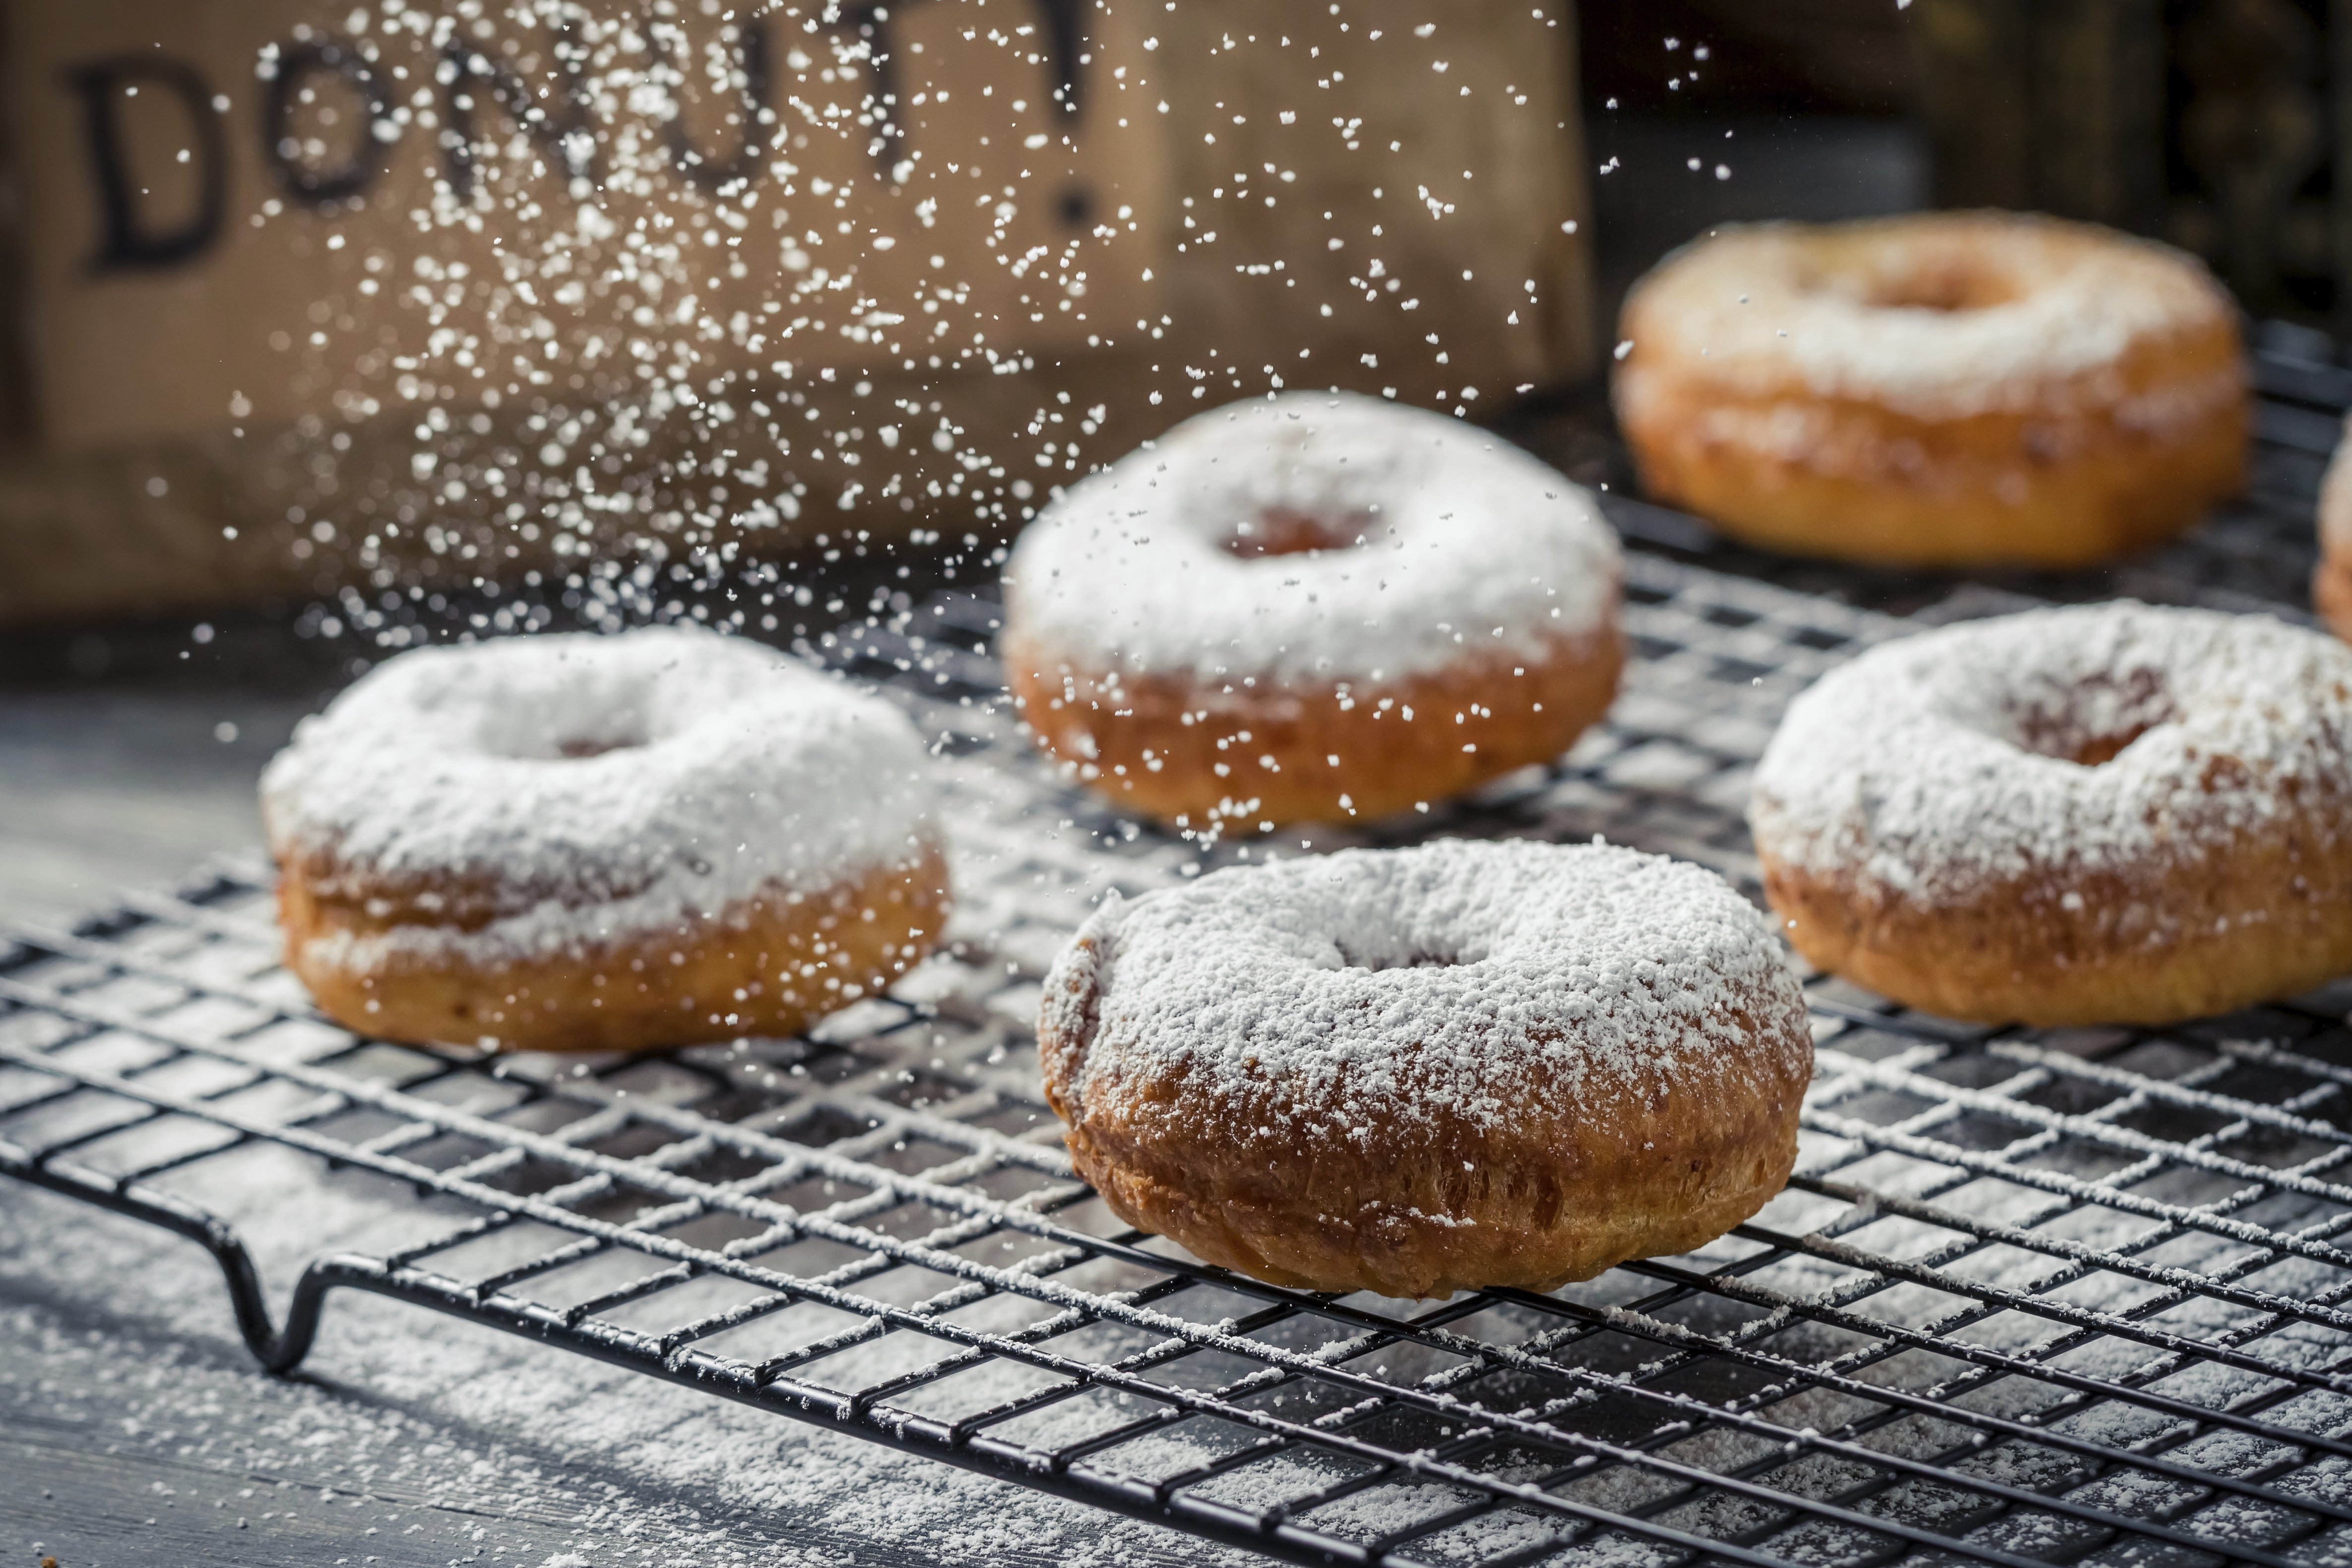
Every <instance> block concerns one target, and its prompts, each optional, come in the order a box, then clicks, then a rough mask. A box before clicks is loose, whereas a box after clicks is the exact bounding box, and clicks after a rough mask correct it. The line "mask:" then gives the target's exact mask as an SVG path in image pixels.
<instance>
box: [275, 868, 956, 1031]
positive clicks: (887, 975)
mask: <svg viewBox="0 0 2352 1568" xmlns="http://www.w3.org/2000/svg"><path fill="white" fill-rule="evenodd" d="M383 895H384V889H383V886H382V885H381V884H372V883H371V882H370V881H369V879H367V878H365V877H364V876H357V877H355V876H353V875H352V874H351V873H350V871H349V869H348V868H339V867H336V866H335V865H333V864H332V863H331V861H329V862H326V863H314V864H309V865H305V864H301V863H289V864H286V865H284V866H281V868H280V869H279V873H278V920H279V922H280V924H281V925H282V926H283V927H284V929H285V932H286V961H287V965H288V967H289V968H290V969H292V970H293V971H294V973H296V974H297V975H298V976H299V977H300V979H301V981H302V983H303V984H304V985H306V986H308V987H309V988H310V994H311V996H312V998H313V999H315V1000H316V1001H317V1003H318V1004H319V1008H320V1011H321V1012H323V1013H325V1014H326V1015H327V1016H329V1017H331V1018H332V1019H334V1020H335V1021H336V1022H337V1023H339V1024H341V1025H342V1026H344V1027H346V1028H348V1029H352V1030H354V1031H356V1032H358V1033H361V1034H364V1035H370V1036H373V1037H377V1038H380V1039H387V1040H399V1041H404V1042H405V1043H408V1044H412V1045H429V1044H433V1043H436V1042H457V1043H466V1044H477V1045H483V1046H488V1047H496V1048H498V1049H501V1050H524V1051H534V1050H538V1051H639V1050H648V1049H653V1048H656V1047H665V1046H683V1045H693V1044H695V1043H697V1042H699V1041H707V1040H728V1039H734V1038H737V1037H740V1036H744V1035H794V1034H798V1033H800V1032H801V1031H802V1030H803V1029H805V1028H807V1027H808V1026H810V1025H811V1024H813V1023H814V1022H815V1021H816V1020H817V1019H819V1018H822V1017H824V1016H825V1015H826V1014H828V1013H831V1012H833V1011H835V1010H836V1009H838V1008H841V1007H845V1006H847V1005H849V1004H850V1003H852V1002H854V1001H856V1000H857V999H858V998H859V997H860V996H866V995H871V994H876V993H877V992H880V991H882V990H885V989H887V987H888V986H889V985H890V984H891V983H892V982H893V981H895V980H896V979H897V978H898V976H900V975H901V974H904V973H906V972H907V971H908V969H909V968H911V967H912V966H913V965H914V964H916V963H919V962H920V961H921V960H922V958H923V956H924V955H925V954H926V953H928V952H930V950H931V949H932V948H933V947H935V946H937V945H938V944H939V941H940V929H941V927H942V926H943V925H944V924H945V922H946V920H947V913H948V871H947V861H946V857H945V856H944V854H943V853H942V852H941V851H940V847H938V846H937V845H936V844H928V845H926V846H925V847H924V848H923V850H922V852H921V854H920V855H919V856H918V857H917V858H914V859H913V860H912V861H911V862H909V863H908V864H906V865H901V866H877V867H875V868H872V869H871V870H868V871H866V872H865V873H863V874H861V875H856V876H852V877H848V878H845V879H843V880H841V881H839V882H836V883H835V884H834V885H833V886H832V887H830V888H827V889H820V890H818V891H815V892H814V893H796V892H787V891H785V890H783V889H776V890H774V891H772V892H771V893H768V894H766V895H763V896H761V897H758V898H754V899H751V900H747V901H745V902H742V903H739V904H736V905H733V906H730V908H728V909H726V910H722V911H720V912H719V913H717V914H715V915H712V916H709V917H708V918H704V919H699V920H695V921H681V922H679V923H677V924H676V925H675V926H673V927H671V928H670V929H668V930H667V931H657V932H656V931H646V932H635V933H623V934H621V935H619V936H617V937H615V938H614V939H612V940H606V941H592V942H586V943H582V944H566V945H563V946H561V947H557V948H554V949H551V950H547V951H532V950H530V949H524V948H518V947H517V946H516V945H514V944H512V943H510V942H501V941H483V942H469V941H468V940H467V936H468V934H469V932H470V931H478V930H480V929H481V926H482V925H483V924H487V923H488V921H487V920H486V919H485V918H483V917H480V916H476V917H473V920H472V921H469V920H468V919H467V917H465V916H462V915H460V916H457V918H455V919H453V918H452V915H451V911H452V910H462V909H463V908H464V907H465V906H466V904H467V900H466V898H465V897H464V895H463V893H462V892H461V891H460V890H459V889H457V888H455V887H453V886H451V885H448V884H444V885H442V886H441V888H440V889H438V890H436V891H431V892H425V893H421V894H411V895H409V896H407V897H404V898H402V899H399V900H388V899H386V898H385V897H384V896H383ZM426 898H429V899H431V900H433V902H434V904H435V906H436V917H435V919H434V921H432V922H431V923H430V925H429V928H428V927H425V926H424V925H423V924H422V923H421V922H420V921H419V920H418V919H417V916H418V915H419V913H420V912H421V910H420V904H421V902H422V900H424V899H426ZM372 910H381V911H382V912H371V911H372ZM425 929H429V930H430V931H431V933H432V934H431V935H430V937H428V938H425V939H424V940H418V938H419V933H420V931H421V930H425Z"/></svg>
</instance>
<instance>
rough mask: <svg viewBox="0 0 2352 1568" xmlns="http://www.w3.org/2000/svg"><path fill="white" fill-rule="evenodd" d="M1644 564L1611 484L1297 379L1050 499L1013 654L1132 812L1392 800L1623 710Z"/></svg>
mask: <svg viewBox="0 0 2352 1568" xmlns="http://www.w3.org/2000/svg"><path fill="white" fill-rule="evenodd" d="M1621 572H1622V568H1621V566H1620V563H1619V558H1618V553H1617V543H1616V537H1615V535H1614V534H1613V533H1612V532H1611V531H1610V529H1609V527H1608V525H1607V524H1606V523H1604V522H1602V521H1601V517H1600V513H1599V512H1598V510H1596V509H1595V508H1594V506H1593V504H1592V500H1591V496H1589V495H1588V494H1586V493H1585V492H1584V491H1583V490H1582V489H1579V488H1578V487H1577V486H1575V485H1572V484H1570V482H1569V481H1568V480H1566V479H1562V478H1560V477H1559V475H1558V474H1557V473H1554V472H1553V471H1552V470H1551V469H1549V468H1545V467H1544V466H1543V465H1542V464H1540V463H1538V462H1537V461H1536V460H1535V459H1534V458H1530V457H1528V456H1526V455H1525V454H1524V453H1521V452H1519V451H1517V449H1515V448H1512V447H1507V446H1506V445H1504V444H1503V443H1501V442H1500V441H1499V440H1497V439H1496V437H1492V436H1489V435H1487V434H1486V433H1485V432H1483V431H1480V430H1477V429H1475V428H1472V427H1470V426H1465V425H1463V424H1461V423H1460V422H1458V421H1456V420H1453V419H1448V418H1446V417H1444V416H1442V415H1435V414H1430V413H1426V412H1423V411H1422V410H1418V409H1409V408H1400V407H1398V406H1396V405H1393V404H1390V403H1384V402H1381V401H1380V400H1378V399H1375V398H1370V397H1360V396H1355V395H1348V394H1338V393H1334V394H1322V393H1316V394H1285V395H1280V396H1276V397H1273V398H1270V399H1265V400H1261V401H1255V402H1250V403H1241V404H1235V405H1232V406H1230V407H1226V408H1221V409H1212V410H1210V411H1209V412H1208V413H1205V414H1202V415H1200V416H1196V417H1194V418H1192V419H1191V420H1188V421H1187V422H1185V423H1184V424H1183V425H1181V426H1178V427H1177V428H1176V429H1175V430H1174V431H1173V432H1172V433H1171V434H1170V435H1168V436H1167V437H1163V438H1162V439H1161V440H1160V441H1159V442H1158V443H1156V444H1152V445H1147V446H1146V447H1143V448H1142V449H1140V450H1139V451H1137V452H1134V453H1131V454H1129V456H1127V457H1126V458H1121V459H1120V460H1119V461H1118V462H1117V463H1114V464H1113V465H1111V466H1110V467H1109V468H1106V469H1104V470H1102V471H1101V472H1099V473H1096V474H1094V475H1091V476H1089V477H1088V478H1087V479H1082V480H1080V481H1079V482H1078V483H1077V484H1076V485H1074V486H1072V487H1071V489H1069V490H1068V491H1067V492H1066V494H1065V495H1063V496H1062V497H1061V498H1060V499H1059V500H1056V501H1055V502H1054V503H1053V504H1052V505H1050V506H1048V507H1047V508H1046V509H1045V512H1044V513H1043V514H1042V515H1041V516H1040V517H1039V518H1038V520H1037V521H1036V522H1035V523H1034V524H1033V525H1032V526H1031V527H1030V528H1029V529H1028V530H1027V531H1024V533H1023V534H1022V536H1021V539H1020V541H1019V543H1018V544H1017V545H1016V547H1015V549H1014V551H1013V558H1012V560H1011V563H1009V566H1008V568H1007V572H1006V577H1005V609H1006V615H1005V630H1004V635H1003V655H1004V660H1005V668H1006V671H1007V675H1008V679H1009V682H1010V684H1011V686H1012V689H1013V696H1014V698H1015V700H1017V701H1018V703H1019V706H1020V711H1021V717H1022V719H1023V721H1024V722H1025V723H1026V724H1027V725H1028V726H1029V728H1030V730H1031V731H1032V732H1033V733H1034V735H1035V737H1036V739H1037V741H1038V742H1039V743H1040V744H1041V745H1043V746H1044V747H1045V750H1046V751H1048V752H1051V753H1053V754H1054V755H1055V757H1058V758H1060V759H1061V760H1062V761H1063V762H1065V763H1067V764H1069V766H1070V767H1071V768H1073V769H1074V770H1075V771H1076V774H1077V776H1078V777H1079V778H1080V779H1082V780H1083V781H1085V782H1086V783H1087V784H1089V785H1091V786H1092V787H1094V788H1095V789H1097V790H1098V791H1100V792H1101V793H1102V794H1103V795H1108V797H1109V798H1110V799H1111V800H1113V801H1114V802H1116V803H1118V805H1120V806H1122V807H1123V808H1125V809H1128V810H1130V811H1134V812H1138V813H1141V814H1143V815H1146V816H1153V817H1158V818H1160V819H1161V820H1162V821H1166V822H1171V823H1174V824H1176V825H1177V826H1189V827H1195V828H1209V829H1220V830H1221V829H1222V828H1223V827H1224V826H1228V825H1234V826H1248V825H1252V824H1255V825H1258V826H1268V825H1273V824H1279V823H1286V822H1297V821H1336V820H1341V819H1345V818H1348V817H1360V818H1365V819H1370V818H1374V817H1380V816H1387V815H1389V814H1391V813H1392V812H1398V811H1402V810H1405V809H1407V808H1409V807H1412V806H1414V805H1426V804H1427V803H1429V802H1432V801H1435V800H1439V799H1442V798H1444V797H1445V796H1449V795H1459V794H1461V793H1462V792H1463V791H1465V790H1468V789H1471V788H1473V787H1475V785H1477V784H1481V783H1484V782H1485V781H1486V780H1487V779H1490V778H1493V777H1496V775H1498V774H1501V773H1508V772H1510V771H1511V770H1512V769H1514V768H1517V767H1521V766H1524V765H1526V764H1527V763H1542V762H1549V761H1550V760H1552V759H1553V758H1555V757H1557V756H1559V754H1560V753H1561V752H1565V751H1566V750H1567V749H1568V748H1569V746H1570V743H1572V742H1574V741H1575V739H1576V737H1577V735H1578V734H1579V733H1580V731H1582V730H1583V729H1584V728H1585V726H1587V725H1588V724H1591V722H1592V721H1594V720H1596V719H1598V718H1599V717H1600V716H1601V714H1602V713H1603V712H1604V711H1606V710H1607V709H1608V707H1609V703H1610V701H1611V700H1612V698H1613V697H1614V696H1615V694H1616V690H1617V675H1618V670H1619V668H1620V666H1621V665H1622V662H1623V657H1624V656H1623V648H1622V639H1621V637H1620V636H1619V634H1618V629H1617V604H1618V584H1619V578H1620V575H1621Z"/></svg>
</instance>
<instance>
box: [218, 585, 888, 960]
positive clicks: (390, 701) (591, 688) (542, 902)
mask: <svg viewBox="0 0 2352 1568" xmlns="http://www.w3.org/2000/svg"><path fill="white" fill-rule="evenodd" d="M929 769H930V759H929V755H928V754H927V752H926V749H925V747H924V744H923V741H922V738H921V736H920V735H919V734H918V733H917V731H916V730H915V727H914V725H913V724H912V723H911V722H910V721H908V719H907V717H906V716H905V715H904V714H903V713H901V712H900V711H899V710H898V709H897V708H895V707H893V706H892V705H890V704H889V703H887V702H886V701H884V700H880V699H878V698H876V697H872V696H868V695H865V694H863V693H860V692H858V691H856V690H855V689H852V688H850V687H849V686H847V685H846V684H845V683H844V682H843V681H841V680H840V679H837V678H835V677H834V676H831V675H828V674H826V673H824V672H823V671H821V670H819V669H817V668H815V667H814V666H812V665H809V664H807V663H806V662H804V661H803V660H801V659H797V658H793V657H792V656H791V655H789V654H784V653H780V652H777V651H776V650H774V649H772V648H768V647H761V646H760V645H758V644H755V643H752V642H750V641H747V640H742V639H738V638H732V637H721V636H719V635H718V634H716V633H712V632H708V631H702V630H698V629H689V628H683V627H667V626H656V627H646V628H644V629H641V630H636V631H631V632H625V633H622V634H619V635H616V636H596V635H590V634H569V635H557V636H544V637H509V638H503V639H499V640H494V641H490V642H485V643H478V644H475V645H471V646H467V647H438V648H426V649H420V650H418V651H415V652H412V653H407V654H403V655H401V656H400V657H398V658H394V659H392V660H390V661H388V662H386V663H385V664H383V666H381V667H379V668H377V669H375V670H374V671H373V672H371V673H370V674H369V675H367V676H366V677H364V678H363V679H361V680H360V681H358V682H357V683H356V684H355V685H353V686H352V688H351V689H349V690H347V691H345V692H344V693H343V694H342V695H341V696H340V697H338V698H337V699H336V700H334V702H332V703H331V705H329V707H328V709H327V710H326V711H325V712H324V713H321V714H320V715H318V716H316V717H314V718H310V719H306V720H304V721H302V723H301V724H300V725H299V727H298V728H297V729H296V731H295V733H294V739H293V742H292V743H291V744H290V745H289V746H288V747H287V749H286V750H285V751H284V752H280V753H279V754H278V758H277V759H276V760H275V761H274V762H272V763H270V765H269V768H268V772H267V773H265V774H264V775H263V777H262V791H261V793H262V814H263V819H264V824H265V826H266V827H267V829H268V837H269V841H270V846H271V849H272V851H273V853H275V854H277V855H278V857H279V858H280V859H281V860H285V859H288V858H299V859H300V860H301V861H302V862H303V863H304V865H305V869H306V871H307V872H308V873H310V875H311V876H313V877H314V878H315V879H318V880H319V881H320V883H321V885H322V886H324V887H326V888H327V889H330V890H333V889H336V888H337V886H338V885H339V884H349V885H364V886H365V887H366V888H368V889H382V890H383V892H384V893H385V895H386V896H388V897H394V898H398V899H401V900H404V901H416V900H422V902H423V903H424V905H425V907H427V908H435V907H437V908H439V909H441V910H444V911H445V913H446V917H447V919H446V925H447V928H448V929H436V928H433V927H424V926H420V927H417V928H414V929H412V928H409V927H402V928H399V929H400V931H401V933H402V934H403V938H404V940H407V941H411V942H420V943H425V944H428V945H429V944H432V943H436V942H441V943H446V942H453V941H456V940H458V939H459V938H461V937H462V938H463V939H464V940H465V941H466V942H469V943H471V944H472V945H473V946H475V947H476V948H481V947H483V946H484V945H485V944H488V946H489V947H490V948H492V949H495V948H497V947H498V946H499V945H501V944H503V945H505V946H507V947H509V948H511V949H514V950H517V951H521V952H549V951H556V950H562V949H568V948H573V947H577V946H580V945H582V944H583V943H587V942H593V941H598V940H604V939H613V938H620V937H626V936H630V935H634V934H636V933H639V932H643V931H660V930H662V929H665V928H674V927H676V926H677V924H678V922H680V921H695V920H702V919H708V918H710V917H713V916H717V915H720V914H723V913H724V912H725V911H726V910H728V909H729V908H730V906H732V905H735V904H738V903H740V902H741V901H742V900H748V899H751V898H753V897H755V896H761V895H782V896H787V897H789V896H790V895H792V894H794V893H814V892H817V891H820V890H823V889H828V888H830V887H833V886H835V884H837V883H839V882H841V881H843V880H845V879H848V878H851V877H854V876H856V875H859V874H861V873H863V872H865V871H868V870H871V869H873V868H877V867H884V866H896V865H899V864H903V863H906V862H908V861H909V860H910V859H911V858H914V857H915V856H916V855H918V854H919V853H920V852H921V850H922V847H923V846H924V845H925V844H926V843H928V842H929V840H930V838H931V835H932V829H931V826H930V807H931V799H932V788H933V786H932V784H931V783H930V779H929Z"/></svg>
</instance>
